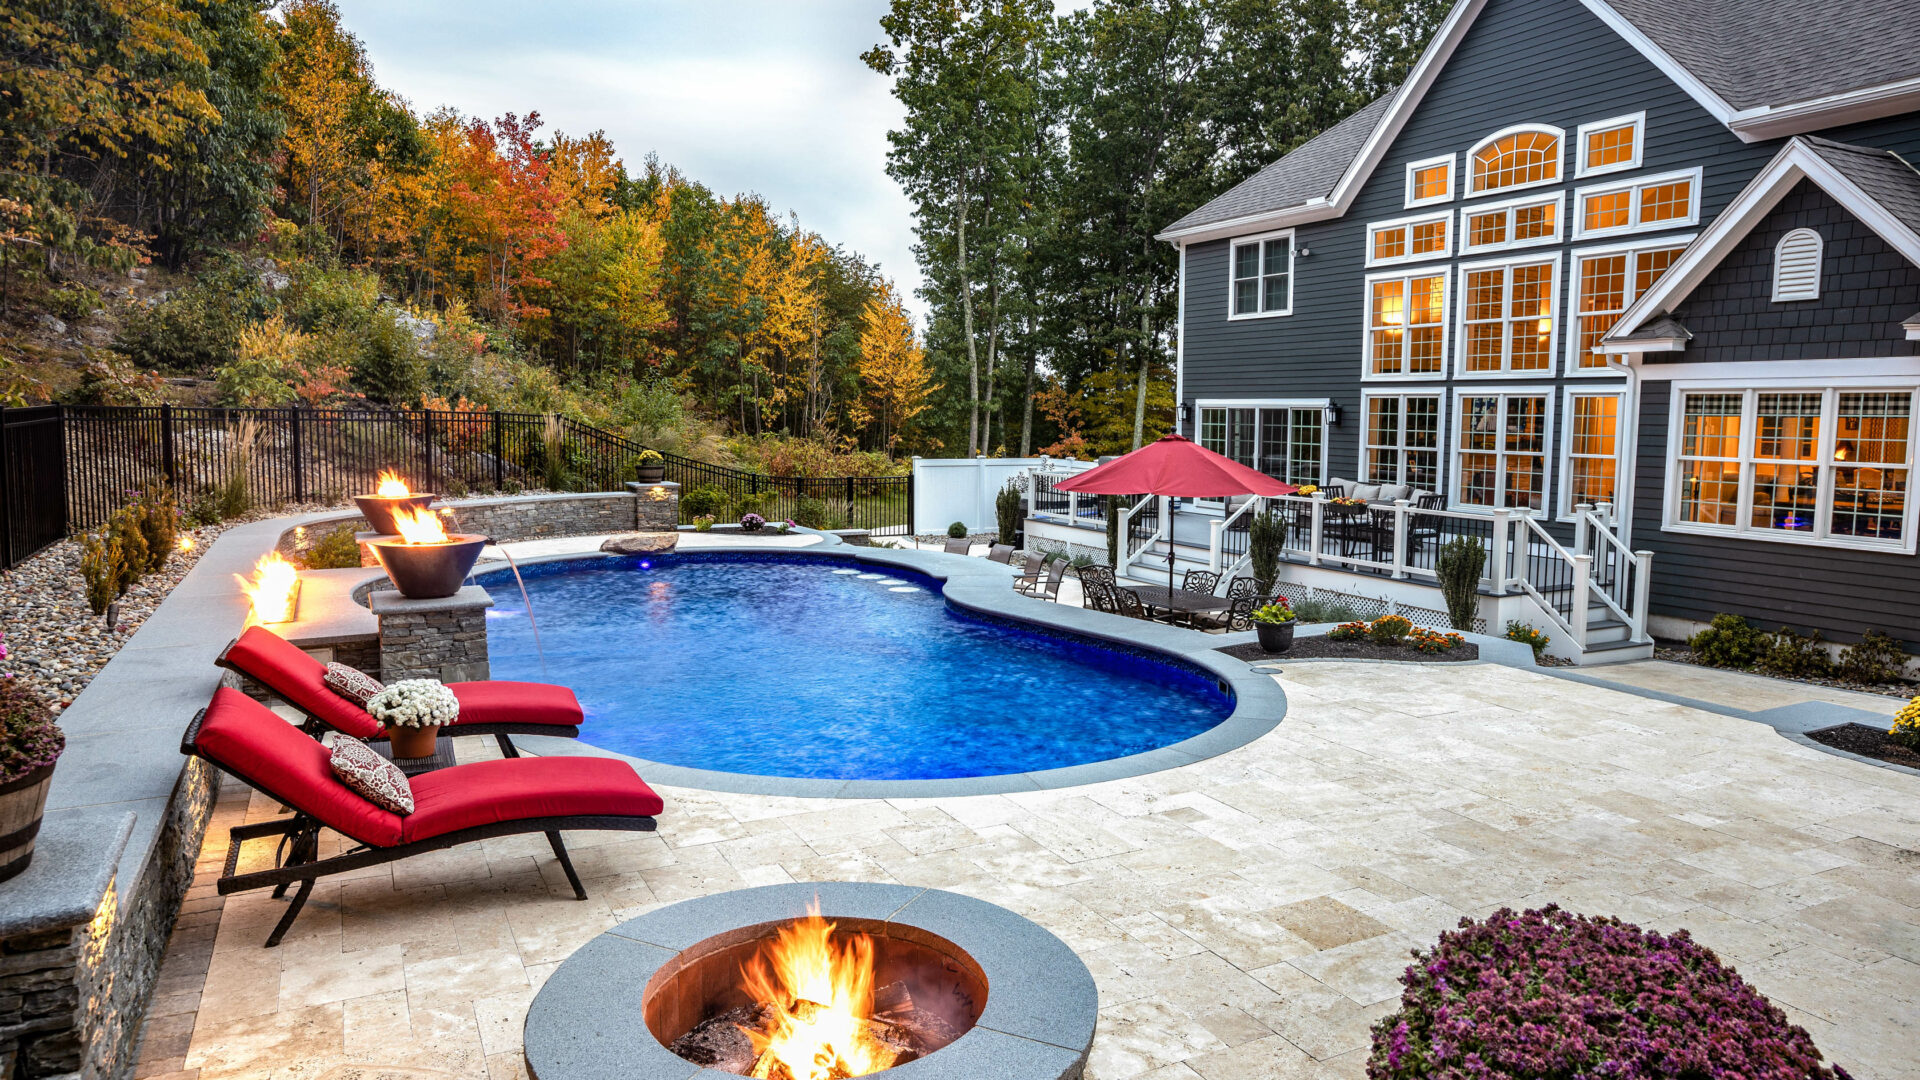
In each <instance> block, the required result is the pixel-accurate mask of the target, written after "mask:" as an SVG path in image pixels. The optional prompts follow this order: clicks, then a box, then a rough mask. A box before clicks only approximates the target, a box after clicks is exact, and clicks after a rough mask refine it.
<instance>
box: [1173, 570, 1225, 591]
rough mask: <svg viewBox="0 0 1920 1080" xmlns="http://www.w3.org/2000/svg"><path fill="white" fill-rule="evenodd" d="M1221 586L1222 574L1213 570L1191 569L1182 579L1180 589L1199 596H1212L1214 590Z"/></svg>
mask: <svg viewBox="0 0 1920 1080" xmlns="http://www.w3.org/2000/svg"><path fill="white" fill-rule="evenodd" d="M1219 586H1220V575H1219V574H1216V573H1214V572H1213V571H1211V570H1189V571H1187V575H1186V576H1185V577H1183V578H1181V579H1180V591H1181V592H1186V593H1193V594H1195V595H1197V596H1212V595H1213V590H1214V589H1216V588H1219Z"/></svg>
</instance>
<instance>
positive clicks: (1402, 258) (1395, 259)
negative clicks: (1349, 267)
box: [1366, 210, 1454, 267]
mask: <svg viewBox="0 0 1920 1080" xmlns="http://www.w3.org/2000/svg"><path fill="white" fill-rule="evenodd" d="M1435 221H1444V222H1446V223H1447V243H1446V246H1444V247H1442V248H1441V249H1440V250H1439V251H1423V252H1421V253H1419V254H1417V255H1416V254H1413V253H1412V252H1413V227H1414V226H1415V225H1427V224H1431V223H1433V222H1435ZM1386 229H1405V230H1407V251H1408V254H1405V255H1395V256H1391V257H1389V258H1385V259H1376V258H1374V256H1373V235H1374V234H1375V233H1377V232H1382V231H1384V230H1386ZM1453 234H1454V228H1453V211H1451V210H1442V211H1440V212H1439V213H1437V214H1415V215H1414V216H1412V217H1403V218H1395V219H1394V220H1392V221H1374V222H1369V223H1368V224H1367V263H1366V264H1367V266H1369V267H1374V266H1405V265H1412V264H1414V263H1418V262H1423V261H1426V260H1430V259H1451V258H1453V249H1454V243H1453Z"/></svg>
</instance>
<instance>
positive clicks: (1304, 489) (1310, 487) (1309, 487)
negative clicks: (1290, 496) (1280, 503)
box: [1294, 484, 1320, 495]
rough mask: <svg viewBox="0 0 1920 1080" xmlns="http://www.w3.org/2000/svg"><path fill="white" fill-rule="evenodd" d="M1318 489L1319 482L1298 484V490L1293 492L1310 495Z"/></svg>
mask: <svg viewBox="0 0 1920 1080" xmlns="http://www.w3.org/2000/svg"><path fill="white" fill-rule="evenodd" d="M1319 490H1320V485H1319V484H1301V485H1300V490H1299V491H1297V492H1295V493H1294V494H1296V495H1312V494H1313V493H1314V492H1316V491H1319Z"/></svg>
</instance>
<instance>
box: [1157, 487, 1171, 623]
mask: <svg viewBox="0 0 1920 1080" xmlns="http://www.w3.org/2000/svg"><path fill="white" fill-rule="evenodd" d="M1160 509H1161V510H1162V511H1163V512H1165V514H1166V515H1167V612H1168V614H1169V615H1171V614H1172V612H1173V500H1172V499H1169V498H1165V497H1162V498H1161V500H1160Z"/></svg>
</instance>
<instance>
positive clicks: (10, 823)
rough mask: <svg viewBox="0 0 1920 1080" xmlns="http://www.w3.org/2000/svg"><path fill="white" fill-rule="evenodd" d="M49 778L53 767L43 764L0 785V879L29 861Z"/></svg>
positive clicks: (24, 867) (25, 865) (45, 804)
mask: <svg viewBox="0 0 1920 1080" xmlns="http://www.w3.org/2000/svg"><path fill="white" fill-rule="evenodd" d="M52 779H53V766H52V765H43V766H41V767H40V768H38V769H35V770H33V771H32V772H30V773H28V774H27V775H25V776H22V777H20V778H19V779H17V780H9V781H7V782H6V783H4V784H0V881H5V880H7V879H8V878H10V877H13V876H14V875H15V874H18V873H19V872H20V871H22V870H25V869H26V868H27V864H28V863H30V862H32V861H33V838H34V837H35V836H38V835H39V834H40V815H41V813H42V812H43V811H45V810H46V808H47V785H48V782H49V781H50V780H52Z"/></svg>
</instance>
